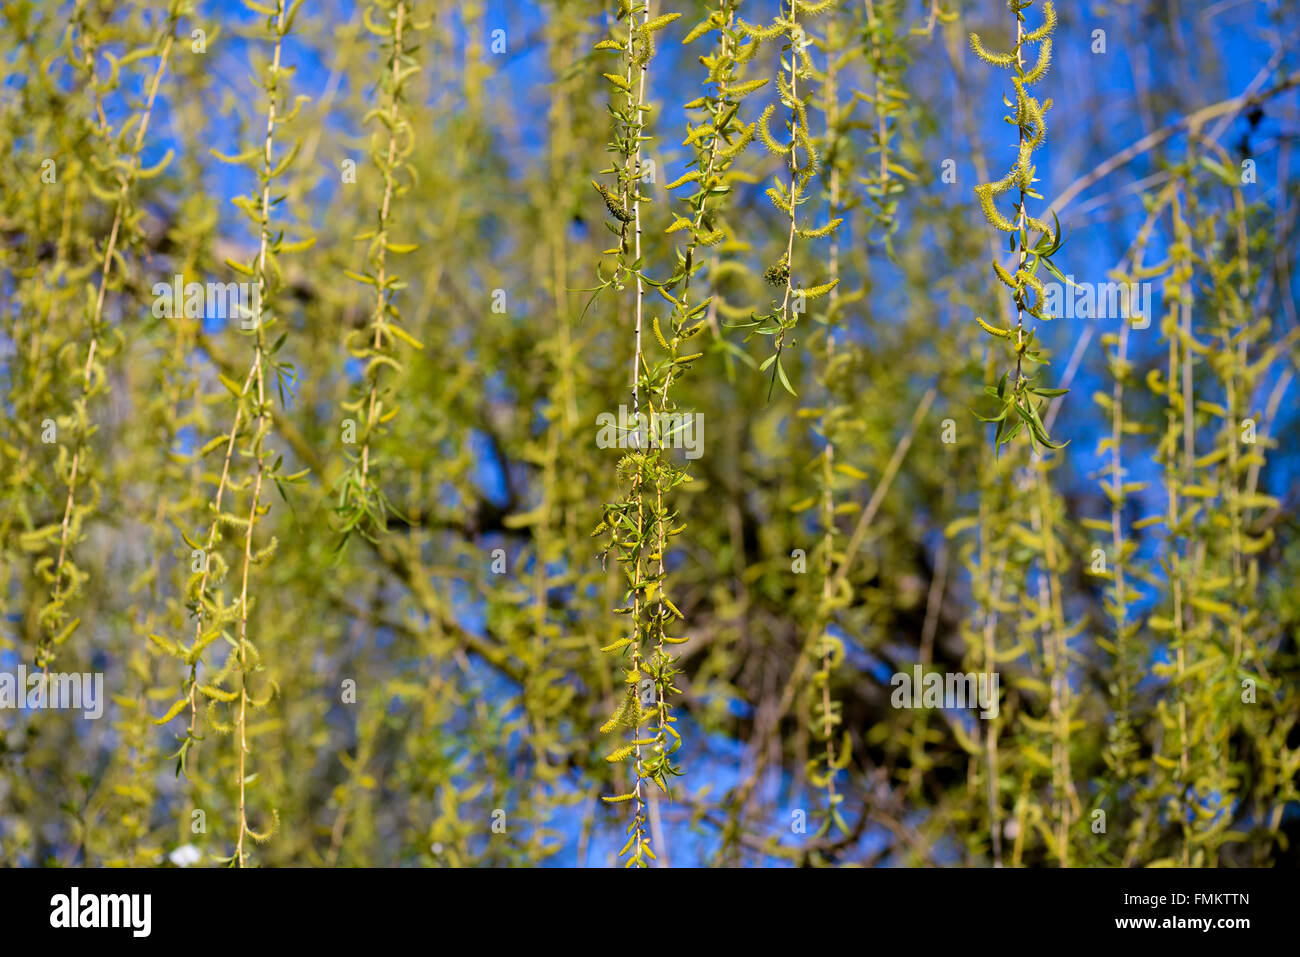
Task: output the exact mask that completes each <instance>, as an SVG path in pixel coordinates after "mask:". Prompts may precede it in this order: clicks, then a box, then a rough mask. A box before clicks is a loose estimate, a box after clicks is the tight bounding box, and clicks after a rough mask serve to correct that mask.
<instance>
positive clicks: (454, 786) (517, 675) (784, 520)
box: [0, 0, 1300, 866]
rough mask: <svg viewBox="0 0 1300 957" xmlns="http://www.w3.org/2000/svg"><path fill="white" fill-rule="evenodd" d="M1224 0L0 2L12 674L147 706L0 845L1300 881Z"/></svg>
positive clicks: (34, 854)
mask: <svg viewBox="0 0 1300 957" xmlns="http://www.w3.org/2000/svg"><path fill="white" fill-rule="evenodd" d="M1067 6H1068V9H1067V8H1066V7H1067ZM1188 6H1190V7H1191V9H1187V10H1183V11H1181V12H1180V13H1174V12H1170V8H1169V5H1167V4H1165V3H1163V2H1150V3H1146V2H1142V0H1131V2H1119V3H1114V4H1105V5H1103V4H1083V5H1073V4H1070V5H1063V6H1062V9H1061V10H1059V11H1056V12H1055V13H1048V12H1047V11H1046V10H1044V9H1043V7H1042V5H1041V4H1037V3H1035V4H1033V5H1028V6H1023V8H1022V4H1021V3H1020V2H1015V3H1013V4H1012V5H1011V6H1010V7H1008V6H1007V5H1006V4H1003V3H994V2H991V0H990V2H978V3H976V2H969V0H949V2H947V3H939V2H937V0H935V2H930V3H905V2H902V0H866V2H864V3H851V2H849V0H840V2H835V0H831V2H818V3H811V2H807V3H806V2H803V0H794V7H793V9H791V6H790V3H789V2H785V0H783V2H781V3H778V2H776V0H772V2H768V0H744V2H743V3H742V2H738V0H716V2H714V0H691V2H681V3H676V4H673V3H669V2H668V0H655V2H653V3H651V4H650V5H649V6H647V5H646V4H645V3H643V2H640V0H638V2H636V3H630V2H627V0H615V2H611V3H608V4H602V3H599V2H592V0H541V2H537V3H535V4H515V3H513V2H512V3H507V4H488V3H484V2H478V0H464V2H458V3H454V4H453V3H449V2H445V0H432V2H431V0H377V2H374V3H371V4H362V5H360V6H354V5H353V4H350V3H341V2H340V3H335V2H328V3H327V2H322V3H319V4H306V5H301V4H300V3H290V4H288V5H286V4H285V3H284V2H283V0H276V2H271V0H259V2H258V3H256V4H255V3H251V2H246V3H245V4H243V5H242V6H239V7H234V6H231V5H227V4H220V3H197V2H195V0H173V2H170V3H168V2H164V0H130V2H115V0H72V2H59V3H54V2H49V3H46V2H31V0H3V3H2V4H0V20H2V21H3V24H4V29H3V32H0V70H3V73H4V82H3V83H2V84H0V155H2V156H3V174H2V175H0V291H2V293H3V297H2V298H0V313H2V319H3V332H2V333H0V374H2V378H3V391H4V403H5V414H4V416H3V417H0V459H2V461H3V485H2V486H0V497H2V505H0V547H2V549H3V553H2V554H3V558H2V559H0V601H2V602H3V611H4V618H3V621H4V625H3V630H2V631H0V664H2V665H3V669H0V670H8V671H11V672H12V671H14V670H16V668H17V666H18V665H19V664H20V663H22V664H25V665H26V666H27V667H28V668H32V669H36V670H39V669H40V668H42V667H48V668H49V670H51V671H56V672H57V671H75V672H102V673H103V674H104V676H105V688H106V690H107V692H108V693H109V694H110V695H111V700H110V702H109V704H108V707H107V710H106V713H105V717H104V718H103V719H102V720H100V721H97V722H92V721H86V720H84V719H83V718H82V717H81V716H80V714H79V713H76V712H64V711H51V710H47V711H26V710H4V711H0V861H3V862H4V863H6V864H12V865H22V866H33V865H54V864H64V865H81V864H90V865H129V866H142V865H156V864H160V863H167V862H169V861H170V862H177V861H183V860H184V857H183V856H178V855H177V854H176V851H177V849H178V848H183V847H185V846H187V845H192V846H193V847H195V848H197V849H198V850H199V851H200V852H201V854H202V861H203V863H204V864H215V863H221V862H226V863H231V864H245V865H246V864H261V865H290V864H295V865H397V864H414V865H425V866H434V865H444V866H445V865H450V866H474V865H537V864H568V865H574V864H581V865H589V864H590V865H604V864H610V863H615V862H618V861H620V859H621V860H622V861H623V862H626V863H641V864H652V865H655V864H657V865H659V866H663V865H666V864H670V863H671V864H673V865H679V864H709V865H736V864H749V865H753V864H766V865H770V864H790V863H794V864H846V863H856V864H882V863H883V864H895V865H923V864H967V865H990V864H994V863H997V864H1004V865H1010V866H1078V865H1108V866H1120V865H1123V866H1146V865H1161V864H1165V865H1168V864H1182V865H1194V866H1213V865H1249V864H1294V863H1295V860H1296V856H1295V853H1296V852H1295V849H1294V837H1295V834H1296V830H1297V826H1298V824H1300V816H1297V801H1298V800H1300V795H1297V791H1296V785H1297V771H1298V770H1300V751H1298V749H1300V732H1298V731H1297V729H1296V720H1297V717H1300V688H1298V686H1297V678H1298V676H1300V672H1298V668H1300V662H1298V660H1297V645H1296V635H1297V627H1298V620H1300V605H1298V604H1297V602H1296V599H1295V597H1294V590H1293V588H1292V582H1293V581H1294V577H1295V572H1296V565H1297V562H1298V561H1300V551H1298V550H1297V545H1296V542H1295V537H1294V531H1295V524H1296V513H1295V505H1296V498H1295V494H1294V490H1293V487H1292V482H1293V476H1294V474H1295V464H1296V460H1295V457H1294V454H1293V453H1291V452H1290V451H1289V449H1290V448H1291V447H1293V446H1294V441H1293V439H1294V433H1295V429H1296V420H1295V416H1294V410H1293V405H1294V395H1295V389H1294V383H1293V380H1294V375H1295V370H1296V358H1297V352H1296V333H1295V330H1296V321H1295V299H1294V295H1293V277H1294V270H1295V265H1296V264H1295V260H1296V253H1297V244H1296V242H1295V210H1296V209H1297V208H1298V206H1297V196H1296V183H1297V182H1298V181H1300V177H1297V176H1296V172H1297V171H1296V169H1295V164H1294V162H1293V155H1292V150H1293V146H1294V142H1293V139H1294V130H1295V129H1296V109H1295V106H1296V92H1295V91H1296V87H1297V85H1298V84H1300V65H1297V64H1296V62H1295V54H1294V44H1293V42H1292V40H1293V39H1294V35H1295V31H1296V29H1297V26H1300V24H1297V22H1296V20H1295V11H1294V10H1293V9H1290V8H1288V7H1287V5H1286V4H1277V3H1269V2H1258V3H1246V4H1238V5H1235V7H1234V8H1233V9H1232V10H1231V11H1212V10H1208V9H1205V8H1204V5H1197V4H1191V5H1188ZM1018 12H1023V16H1024V17H1025V23H1026V25H1025V26H1024V27H1023V28H1022V29H1021V30H1020V31H1018V30H1017V13H1018ZM671 14H680V15H681V16H680V17H679V18H674V17H672V16H670V15H671ZM1058 15H1059V23H1056V17H1057V16H1058ZM1044 17H1046V18H1047V21H1046V22H1049V23H1051V24H1054V29H1053V27H1052V26H1049V27H1046V28H1045V29H1044V31H1043V34H1042V36H1036V38H1035V39H1034V40H1033V41H1032V42H1035V43H1043V45H1044V46H1046V45H1047V44H1049V43H1052V44H1054V50H1053V52H1052V53H1051V54H1050V55H1049V57H1048V60H1042V61H1037V64H1038V65H1037V66H1036V65H1035V59H1034V58H1036V57H1037V56H1038V48H1037V47H1034V48H1032V49H1031V47H1029V46H1026V47H1025V54H1024V57H1023V62H1022V63H1021V64H1020V65H1019V66H1017V65H1016V64H1015V63H1014V60H1015V57H1014V56H1010V58H1008V57H1006V56H1003V55H1002V54H1004V53H1005V52H1006V51H1007V50H1008V49H1014V47H1015V44H1016V39H1015V38H1016V37H1017V35H1021V34H1025V33H1030V34H1032V33H1033V31H1035V30H1037V29H1038V27H1039V25H1040V24H1043V23H1044V22H1045V20H1044ZM1097 29H1103V30H1104V31H1105V33H1106V43H1107V48H1106V52H1100V53H1099V52H1096V50H1095V46H1096V43H1097V36H1096V33H1095V32H1094V31H1095V30H1097ZM496 31H501V32H499V33H498V32H496ZM972 31H975V32H977V33H978V34H979V36H980V38H981V39H980V41H979V42H977V43H976V44H974V45H972V44H971V42H970V41H969V39H968V35H969V34H970V33H971V32H972ZM1049 34H1050V38H1049V39H1048V40H1046V41H1044V40H1043V37H1045V36H1048V35H1049ZM805 38H806V39H807V40H808V41H810V42H809V43H808V44H807V45H805V44H804V40H805ZM687 41H689V42H687ZM1223 54H1227V55H1223ZM982 61H989V62H982ZM1048 61H1050V68H1049V66H1048ZM1228 61H1231V65H1235V69H1234V70H1229V68H1228V67H1229V65H1230V64H1229V63H1228ZM1039 67H1041V70H1040V69H1039ZM1008 70H1010V74H1009V73H1008ZM1241 70H1244V71H1246V73H1245V76H1246V79H1245V80H1244V81H1242V80H1241V79H1240V77H1239V76H1238V72H1239V71H1241ZM1011 76H1014V77H1016V79H1017V80H1021V89H1020V91H1019V93H1018V92H1017V89H1016V85H1015V81H1013V80H1012V79H1011ZM611 77H612V79H611ZM642 77H644V79H642ZM760 81H765V82H760ZM1029 85H1032V87H1033V91H1032V94H1033V95H1032V97H1031V96H1030V95H1029V93H1027V92H1025V87H1026V86H1029ZM1243 89H1245V90H1246V92H1245V93H1244V94H1243V93H1241V91H1242V90H1243ZM1049 99H1054V100H1055V103H1054V104H1048V103H1047V102H1046V101H1047V100H1049ZM684 104H685V105H684ZM1030 104H1032V105H1030ZM1049 110H1050V112H1048V111H1049ZM1045 114H1046V115H1047V116H1049V117H1050V121H1045V120H1044V115H1045ZM1004 116H1005V117H1008V119H1007V123H1009V124H1010V128H1011V130H1012V131H1014V130H1016V129H1019V141H1020V144H1019V145H1017V142H1016V139H1017V137H1016V135H1015V134H1014V132H1012V133H1011V134H1010V136H1008V126H1007V125H1006V123H1004V122H1003V117H1004ZM1049 123H1050V129H1048V124H1049ZM1017 150H1018V152H1017ZM1245 160H1250V161H1252V162H1254V163H1255V164H1256V166H1257V172H1256V173H1255V176H1254V178H1248V177H1245V176H1243V175H1242V173H1241V169H1242V163H1243V161H1245ZM650 163H653V167H651V166H650ZM1013 164H1014V165H1013ZM1007 169H1011V172H1010V173H1007V174H1006V177H1007V178H1005V179H1002V178H1000V177H1002V175H1003V173H1002V172H1001V171H1004V170H1007ZM692 171H694V172H696V173H698V174H700V175H699V176H695V177H692V176H691V175H689V174H690V173H691V172H692ZM949 173H955V181H953V180H952V179H951V178H949V176H948V174H949ZM593 182H595V183H596V184H597V188H596V189H593V185H592V184H593ZM979 184H990V185H991V186H992V188H991V189H989V188H982V189H981V191H980V192H979V194H978V195H977V191H976V186H977V185H979ZM769 187H770V188H769ZM1013 194H1014V195H1015V196H1017V197H1018V202H1016V203H1015V204H1014V205H1013V204H1012V203H1011V202H1010V201H1009V198H1010V197H1012V196H1013ZM995 203H996V204H997V205H993V204H995ZM1049 213H1050V214H1052V215H1049ZM1053 216H1055V217H1056V218H1057V219H1059V226H1058V225H1056V220H1053ZM1049 220H1052V222H1051V223H1050V224H1049ZM607 226H608V228H606V227H607ZM1008 226H1010V227H1011V228H1010V229H1007V227H1008ZM1007 233H1009V234H1010V236H1011V249H1012V252H1010V253H1008V252H1007V249H1006V247H1005V246H1004V245H1003V243H1004V240H1005V239H1006V235H1005V234H1007ZM1036 258H1042V259H1045V260H1048V261H1050V263H1051V264H1052V266H1053V267H1054V268H1058V269H1059V270H1060V271H1062V272H1064V273H1066V274H1069V275H1071V276H1072V277H1073V278H1074V279H1075V280H1076V281H1078V282H1081V283H1084V282H1086V283H1104V282H1107V281H1111V280H1116V281H1122V280H1127V279H1132V280H1135V281H1143V282H1150V283H1152V284H1153V286H1154V287H1155V290H1156V297H1155V300H1154V301H1155V303H1156V306H1157V311H1156V314H1155V315H1154V316H1153V317H1151V323H1150V326H1149V327H1146V328H1140V327H1139V326H1135V325H1130V324H1128V323H1126V322H1125V321H1124V320H1122V319H1119V318H1109V319H1108V318H1092V317H1083V318H1056V319H1054V320H1051V321H1048V316H1046V315H1044V314H1043V310H1042V300H1041V298H1039V297H1038V296H1037V295H1036V294H1035V292H1034V289H1035V283H1036V282H1040V281H1043V280H1044V279H1045V278H1046V277H1045V274H1044V275H1042V276H1036V275H1034V274H1033V269H1034V268H1036V267H1034V265H1033V263H1034V260H1035V259H1036ZM993 265H996V267H997V268H996V269H994V268H993ZM1013 266H1014V267H1015V270H1014V271H1011V269H1010V267H1013ZM1044 269H1045V270H1046V269H1047V267H1046V266H1044ZM176 274H180V275H182V276H183V277H184V278H185V280H186V281H187V282H188V281H197V282H221V283H225V282H232V281H246V282H250V283H252V284H254V285H256V286H257V287H258V289H259V290H260V296H259V297H258V299H257V301H256V303H255V304H254V305H253V306H252V307H251V308H250V310H249V312H248V313H247V314H241V315H236V316H229V317H226V318H220V319H218V318H215V317H213V316H212V315H210V314H209V315H207V316H206V317H205V316H202V315H189V316H186V315H184V314H178V315H172V316H167V315H159V310H157V309H155V307H154V306H155V302H156V295H155V292H154V286H155V284H157V283H164V284H169V283H170V282H171V279H172V277H173V276H174V275H176ZM1026 276H1029V277H1030V278H1025V277H1026ZM661 292H662V294H661ZM181 312H182V313H183V310H181ZM976 317H979V318H980V319H981V323H976V321H975V319H976ZM981 325H983V327H984V329H981ZM990 331H991V334H990ZM1031 332H1032V341H1033V347H1032V349H1030V348H1029V345H1028V343H1029V342H1030V341H1031V335H1030V334H1031ZM634 369H635V370H636V372H635V373H633V371H632V370H634ZM1022 369H1023V371H1024V372H1025V373H1026V378H1025V380H1024V382H1023V384H1022V383H1021V381H1020V380H1021V374H1020V373H1021V370H1022ZM1031 370H1032V379H1031V378H1029V375H1028V374H1029V373H1030V372H1031ZM1004 373H1008V376H1004ZM1030 381H1032V382H1033V386H1032V388H1031V387H1030V385H1029V382H1030ZM1008 390H1010V391H1008ZM1061 390H1068V392H1065V393H1064V394H1062V393H1061ZM1094 390H1095V395H1093V396H1091V397H1090V396H1089V393H1090V392H1093V391H1094ZM642 402H644V403H645V405H644V406H642V405H641V403H642ZM620 405H627V406H632V407H638V408H647V409H654V410H657V411H678V412H686V413H691V412H697V413H700V414H702V416H703V419H702V422H703V425H702V428H703V440H704V445H703V451H704V454H703V456H702V457H700V458H699V459H697V460H689V459H686V458H684V457H683V455H682V454H681V453H680V452H677V451H673V450H669V449H659V448H651V449H636V448H633V449H630V450H629V449H610V448H601V447H599V445H598V443H597V441H596V436H597V432H598V427H597V416H599V415H601V414H602V413H617V410H618V408H619V406H620ZM979 416H982V417H984V419H985V421H986V422H988V421H999V422H1001V423H1002V424H1001V425H999V426H997V427H991V426H988V425H986V424H984V423H982V422H981V421H980V418H979ZM1006 423H1012V425H1013V426H1014V427H1012V426H1008V425H1006ZM1022 424H1023V428H1021V426H1022ZM1049 433H1050V440H1048V435H1049ZM1067 440H1068V442H1069V444H1068V445H1063V447H1059V448H1052V446H1054V445H1060V444H1062V443H1064V442H1066V441H1067ZM593 532H595V533H596V534H594V535H593ZM1099 556H1100V559H1099ZM616 612H622V613H623V614H617V613H616ZM918 663H919V664H920V665H922V666H923V667H924V668H925V669H926V670H937V671H939V672H976V671H993V670H996V671H997V672H998V673H999V675H1000V677H1001V687H1002V698H1001V707H1000V711H999V714H998V716H997V718H996V719H993V720H988V721H986V720H981V719H979V718H977V717H976V716H975V714H974V711H973V710H966V711H959V710H956V709H948V710H944V709H918V710H907V709H898V708H895V707H893V706H891V702H890V694H891V687H890V680H889V679H890V676H891V675H892V674H893V673H895V672H907V673H910V672H911V669H912V667H913V665H915V664H918ZM645 681H648V682H649V684H648V685H645V686H644V687H649V688H650V689H651V691H650V693H649V695H648V697H646V698H645V699H644V700H645V704H644V706H643V705H642V697H641V689H642V687H643V685H642V682H645ZM611 716H613V717H612V718H611ZM609 798H617V799H618V800H612V801H611V800H603V799H609ZM1097 811H1102V812H1104V814H1103V816H1102V817H1101V818H1099V817H1098V816H1097V814H1096V812H1097ZM1103 820H1104V827H1099V821H1103ZM629 838H631V840H629ZM625 841H626V842H627V843H626V844H625ZM620 848H622V853H621V854H620Z"/></svg>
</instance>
